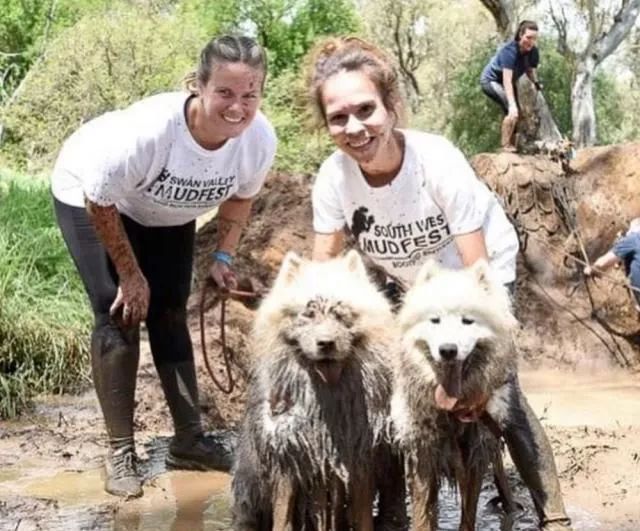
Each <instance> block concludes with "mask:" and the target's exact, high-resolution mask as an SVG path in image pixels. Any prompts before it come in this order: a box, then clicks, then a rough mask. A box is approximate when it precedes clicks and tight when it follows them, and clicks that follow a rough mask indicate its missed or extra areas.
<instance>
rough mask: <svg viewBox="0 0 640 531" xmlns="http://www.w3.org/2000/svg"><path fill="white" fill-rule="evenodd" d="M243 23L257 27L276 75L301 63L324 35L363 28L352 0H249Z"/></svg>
mask: <svg viewBox="0 0 640 531" xmlns="http://www.w3.org/2000/svg"><path fill="white" fill-rule="evenodd" d="M241 22H242V23H244V24H245V25H246V24H248V25H251V26H254V27H255V29H256V35H257V38H258V41H259V42H260V44H262V45H263V46H264V47H265V48H266V49H267V52H268V53H269V65H270V67H271V68H272V71H273V73H274V74H276V75H277V74H279V73H280V72H281V71H282V70H284V69H287V68H292V67H293V66H294V65H297V64H298V63H299V61H300V59H301V58H302V57H303V56H304V54H305V53H306V52H307V51H308V50H309V48H311V46H313V44H314V43H315V42H316V41H317V40H318V38H319V37H320V36H323V35H346V34H351V33H356V32H358V31H359V29H360V22H359V18H358V16H357V14H356V12H355V9H354V6H353V4H352V3H351V1H350V0H245V1H244V2H242V9H241Z"/></svg>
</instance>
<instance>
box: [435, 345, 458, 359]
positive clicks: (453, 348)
mask: <svg viewBox="0 0 640 531" xmlns="http://www.w3.org/2000/svg"><path fill="white" fill-rule="evenodd" d="M438 352H440V357H441V358H442V359H443V360H445V361H452V360H454V359H455V357H456V356H457V355H458V346H457V345H454V344H453V343H445V344H444V345H440V348H439V349H438Z"/></svg>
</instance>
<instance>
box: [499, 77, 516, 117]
mask: <svg viewBox="0 0 640 531" xmlns="http://www.w3.org/2000/svg"><path fill="white" fill-rule="evenodd" d="M502 86H503V87H504V93H505V94H506V95H507V101H508V102H509V115H510V116H518V105H517V103H516V95H515V92H514V90H513V70H511V69H510V68H503V69H502Z"/></svg>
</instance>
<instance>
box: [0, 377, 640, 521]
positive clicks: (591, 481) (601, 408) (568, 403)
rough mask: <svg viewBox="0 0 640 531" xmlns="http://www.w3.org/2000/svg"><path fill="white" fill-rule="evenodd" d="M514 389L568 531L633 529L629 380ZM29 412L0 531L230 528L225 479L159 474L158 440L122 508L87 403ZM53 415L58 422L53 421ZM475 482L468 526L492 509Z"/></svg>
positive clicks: (8, 464) (3, 438)
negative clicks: (569, 522)
mask: <svg viewBox="0 0 640 531" xmlns="http://www.w3.org/2000/svg"><path fill="white" fill-rule="evenodd" d="M521 381H522V385H523V388H524V389H525V392H526V394H527V396H528V398H529V400H530V402H531V404H532V406H533V408H534V410H535V411H536V413H537V414H538V416H540V417H541V418H542V419H543V424H544V425H545V428H546V429H547V433H548V434H549V438H550V440H551V442H552V445H553V448H554V453H555V455H556V461H557V463H558V471H559V473H560V479H561V483H562V488H563V492H564V494H565V501H566V505H567V509H568V512H569V514H570V516H571V517H572V519H573V521H574V529H576V531H591V530H594V531H595V530H598V531H600V530H610V531H632V530H633V531H637V529H640V524H639V522H640V509H639V508H640V499H638V496H637V495H636V493H637V492H640V458H639V457H638V444H637V441H638V440H639V438H640V415H639V412H640V408H639V407H638V404H640V377H638V376H637V375H636V376H630V375H628V374H627V375H617V374H608V375H607V376H606V377H602V375H576V374H567V373H557V372H553V371H545V372H541V371H536V372H526V371H525V372H522V373H521ZM36 411H37V414H35V415H33V416H31V417H29V418H25V419H21V420H19V421H14V422H11V423H4V424H3V426H2V427H0V531H16V530H18V531H27V530H47V531H58V530H65V531H76V530H89V529H91V530H116V531H117V530H125V531H143V530H149V531H151V530H154V531H155V530H159V531H164V530H167V531H183V530H184V531H191V530H195V531H200V530H202V531H205V530H212V531H213V530H216V531H217V530H223V529H228V528H229V523H230V517H229V507H228V491H229V481H230V478H229V476H228V475H226V474H218V473H197V472H175V471H172V472H167V471H166V469H165V467H164V457H165V455H166V450H167V444H168V440H169V438H168V437H167V436H158V435H157V433H158V430H149V429H147V430H141V431H139V432H138V435H137V442H138V450H139V453H140V456H141V458H142V463H141V471H142V473H143V475H144V477H145V486H144V490H145V495H144V497H142V498H140V499H137V500H132V501H127V502H123V501H120V500H118V499H116V498H114V497H112V496H109V495H108V494H106V493H104V492H103V490H102V483H103V479H102V468H101V462H102V455H103V454H104V451H105V447H104V438H103V435H102V425H101V422H100V420H99V419H100V416H99V413H98V410H97V406H96V404H95V399H94V398H93V397H91V396H86V395H85V396H82V397H65V398H64V399H62V400H60V399H54V400H49V401H47V402H44V403H42V402H41V403H40V404H39V405H38V407H37V409H36ZM61 419H62V420H61ZM510 480H511V481H510V482H511V484H512V485H513V486H514V490H515V495H516V499H517V501H518V502H519V503H520V504H521V505H522V507H523V508H522V510H521V511H520V512H519V513H518V514H517V515H516V521H515V524H514V529H515V530H516V531H532V530H534V529H537V526H536V522H537V518H536V517H535V514H534V511H533V508H532V504H531V500H530V497H529V495H528V493H527V492H526V489H525V488H524V487H523V485H522V483H521V482H520V481H519V479H518V478H517V475H516V474H515V473H514V471H513V470H512V469H511V470H510ZM496 494H497V493H496V491H495V489H494V487H493V485H492V484H491V483H490V482H485V486H484V488H483V491H482V495H481V501H480V505H479V507H480V508H479V513H478V529H482V530H485V531H497V530H499V529H500V525H501V521H502V514H501V511H499V510H497V509H496V508H495V507H494V504H493V503H492V499H493V498H494V497H495V496H496ZM458 507H459V503H458V499H457V497H456V495H455V493H452V492H451V491H450V490H447V489H443V492H442V493H441V513H440V524H439V529H440V530H442V531H449V530H454V529H457V525H458V521H459V513H458Z"/></svg>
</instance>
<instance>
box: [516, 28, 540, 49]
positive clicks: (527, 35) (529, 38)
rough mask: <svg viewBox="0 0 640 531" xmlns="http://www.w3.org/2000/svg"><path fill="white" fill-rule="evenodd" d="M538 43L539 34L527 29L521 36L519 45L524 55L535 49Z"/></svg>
mask: <svg viewBox="0 0 640 531" xmlns="http://www.w3.org/2000/svg"><path fill="white" fill-rule="evenodd" d="M537 42H538V32H537V31H536V30H532V29H526V30H524V33H523V34H522V35H520V40H519V42H518V45H519V46H520V50H521V51H522V52H523V53H528V52H530V51H531V50H532V49H533V47H534V46H535V45H536V43H537Z"/></svg>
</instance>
